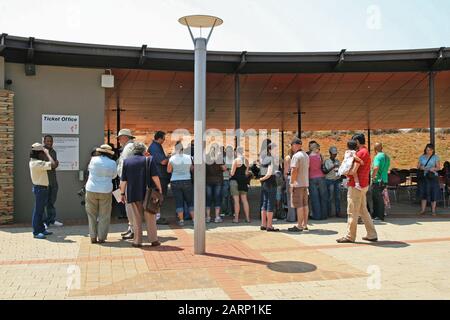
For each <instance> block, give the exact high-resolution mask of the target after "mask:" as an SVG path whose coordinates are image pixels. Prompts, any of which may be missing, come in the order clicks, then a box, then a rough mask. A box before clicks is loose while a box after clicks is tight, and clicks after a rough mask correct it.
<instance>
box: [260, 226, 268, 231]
mask: <svg viewBox="0 0 450 320" xmlns="http://www.w3.org/2000/svg"><path fill="white" fill-rule="evenodd" d="M259 229H261V230H263V231H264V230H266V229H267V228H266V227H264V226H261V227H260V228H259Z"/></svg>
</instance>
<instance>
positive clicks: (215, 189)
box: [206, 184, 222, 209]
mask: <svg viewBox="0 0 450 320" xmlns="http://www.w3.org/2000/svg"><path fill="white" fill-rule="evenodd" d="M213 201H214V208H216V209H217V208H219V209H220V207H221V204H222V185H220V184H207V185H206V208H208V209H209V208H211V206H212V203H213Z"/></svg>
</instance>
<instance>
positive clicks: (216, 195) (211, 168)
mask: <svg viewBox="0 0 450 320" xmlns="http://www.w3.org/2000/svg"><path fill="white" fill-rule="evenodd" d="M226 169H227V168H226V166H225V165H224V164H223V155H222V153H221V148H220V147H219V146H218V145H217V144H214V145H212V146H211V148H210V151H209V154H208V155H207V157H206V222H207V223H209V222H211V207H212V203H213V202H214V209H215V214H216V218H215V220H214V222H215V223H219V222H222V218H221V217H220V208H221V206H222V184H223V172H224V171H225V170H226Z"/></svg>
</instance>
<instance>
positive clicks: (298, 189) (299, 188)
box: [288, 138, 309, 232]
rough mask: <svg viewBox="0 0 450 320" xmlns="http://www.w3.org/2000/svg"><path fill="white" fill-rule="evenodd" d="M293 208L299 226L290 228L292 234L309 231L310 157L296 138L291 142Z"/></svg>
mask: <svg viewBox="0 0 450 320" xmlns="http://www.w3.org/2000/svg"><path fill="white" fill-rule="evenodd" d="M291 149H292V153H293V156H292V159H291V185H290V189H291V194H290V196H291V206H292V208H295V209H296V211H297V225H296V226H293V227H292V228H289V229H288V231H290V232H301V231H303V230H308V214H309V208H308V187H309V157H308V155H307V154H306V152H304V151H303V150H302V141H301V140H300V139H299V138H294V140H292V142H291Z"/></svg>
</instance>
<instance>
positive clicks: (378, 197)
mask: <svg viewBox="0 0 450 320" xmlns="http://www.w3.org/2000/svg"><path fill="white" fill-rule="evenodd" d="M390 164H391V160H390V159H389V157H388V156H387V155H386V153H384V152H383V145H382V144H381V143H376V144H375V157H374V158H373V162H372V169H371V172H370V176H371V180H372V201H373V212H372V218H373V219H374V220H384V199H383V190H384V189H385V188H386V185H387V183H388V171H389V166H390Z"/></svg>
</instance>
